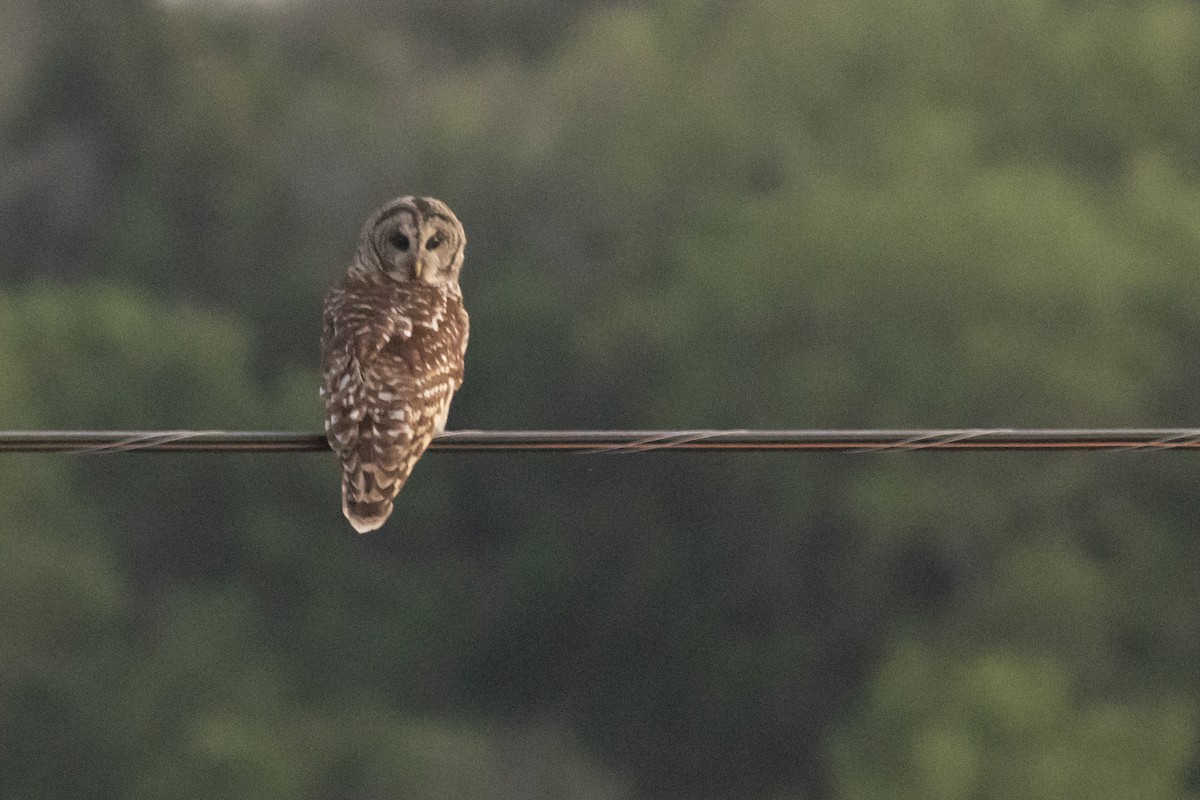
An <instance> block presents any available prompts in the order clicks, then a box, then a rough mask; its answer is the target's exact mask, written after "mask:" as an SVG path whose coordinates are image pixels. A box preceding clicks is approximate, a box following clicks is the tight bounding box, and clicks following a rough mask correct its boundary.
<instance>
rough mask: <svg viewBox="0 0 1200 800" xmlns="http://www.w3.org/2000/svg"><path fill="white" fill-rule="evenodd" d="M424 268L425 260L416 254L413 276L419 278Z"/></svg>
mask: <svg viewBox="0 0 1200 800" xmlns="http://www.w3.org/2000/svg"><path fill="white" fill-rule="evenodd" d="M424 270H425V261H424V260H423V259H422V258H421V257H420V256H417V260H416V261H414V262H413V277H414V278H416V279H417V280H421V273H422V272H423V271H424Z"/></svg>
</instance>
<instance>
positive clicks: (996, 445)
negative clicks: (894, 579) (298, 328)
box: [0, 428, 1200, 453]
mask: <svg viewBox="0 0 1200 800" xmlns="http://www.w3.org/2000/svg"><path fill="white" fill-rule="evenodd" d="M328 449H329V445H328V444H327V443H326V441H325V437H324V436H322V435H321V434H317V433H303V432H291V431H191V430H172V431H0V452H10V453H11V452H23V453H111V452H126V451H138V452H150V451H169V452H179V451H191V452H200V451H207V452H316V451H321V450H328ZM430 449H432V450H455V451H487V450H490V451H516V450H559V451H571V452H583V453H609V452H645V451H648V450H827V451H850V452H868V451H872V452H873V451H877V450H1172V449H1200V429H1197V428H1084V429H1049V428H1046V429H1030V428H1026V429H1015V428H966V429H960V430H670V431H446V432H444V433H442V434H439V435H438V436H437V437H436V438H435V439H434V440H433V443H432V445H431V446H430Z"/></svg>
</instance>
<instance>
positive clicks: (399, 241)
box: [388, 231, 409, 252]
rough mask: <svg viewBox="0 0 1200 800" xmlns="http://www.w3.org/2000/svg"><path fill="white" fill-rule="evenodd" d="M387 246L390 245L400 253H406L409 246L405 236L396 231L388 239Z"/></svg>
mask: <svg viewBox="0 0 1200 800" xmlns="http://www.w3.org/2000/svg"><path fill="white" fill-rule="evenodd" d="M388 244H390V245H391V246H392V247H394V248H396V249H397V250H399V251H400V252H407V251H408V244H409V242H408V237H407V236H405V235H404V234H403V233H401V232H400V231H396V232H395V233H393V234H392V235H391V236H389V237H388Z"/></svg>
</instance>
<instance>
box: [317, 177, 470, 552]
mask: <svg viewBox="0 0 1200 800" xmlns="http://www.w3.org/2000/svg"><path fill="white" fill-rule="evenodd" d="M466 243H467V238H466V234H465V233H464V232H463V227H462V224H461V223H460V222H459V221H458V218H457V217H455V216H454V212H452V211H451V210H450V209H449V208H448V207H447V206H446V204H445V203H443V202H441V201H440V200H434V199H433V198H431V197H401V198H398V199H396V200H393V201H392V202H390V203H388V204H387V205H385V206H383V207H382V208H380V209H379V210H378V211H376V212H375V213H374V214H372V215H371V217H370V218H369V219H368V220H367V222H366V224H365V225H364V226H363V230H362V236H361V237H360V239H359V245H358V250H357V252H356V253H355V254H354V259H353V260H352V261H351V262H350V268H349V269H348V270H347V271H346V276H345V277H344V278H342V279H341V280H340V281H339V282H338V283H337V284H335V285H334V286H333V288H332V289H330V290H329V293H328V294H327V295H326V296H325V307H324V313H323V315H322V317H323V319H322V335H321V372H322V379H321V390H320V394H321V397H322V399H323V400H324V401H325V436H326V438H328V439H329V444H330V446H331V447H332V448H333V450H334V452H335V453H337V455H338V458H339V459H340V460H341V463H342V513H343V514H345V515H346V519H348V520H349V521H350V524H351V525H353V526H354V529H355V530H356V531H358V532H359V533H366V532H367V531H373V530H375V529H376V528H378V527H380V526H381V525H383V523H384V522H385V521H386V520H387V518H388V515H390V514H391V513H392V500H393V499H394V498H395V497H396V494H397V492H399V491H400V488H401V487H402V486H403V485H404V482H405V480H407V479H408V476H409V474H410V473H411V472H412V468H413V464H415V463H416V462H417V459H418V458H420V457H421V454H422V453H424V452H425V448H426V447H428V446H429V442H430V441H431V440H432V439H433V436H434V434H435V433H440V432H441V431H442V429H443V428H444V427H445V426H446V416H447V415H448V414H449V413H450V398H451V396H452V395H453V394H454V392H455V391H456V390H457V389H458V387H459V386H461V385H462V379H463V355H464V353H465V352H466V349H467V325H468V321H467V312H466V309H464V308H463V302H462V291H461V290H460V289H459V286H458V273H459V270H460V269H461V268H462V263H463V247H464V246H465V245H466Z"/></svg>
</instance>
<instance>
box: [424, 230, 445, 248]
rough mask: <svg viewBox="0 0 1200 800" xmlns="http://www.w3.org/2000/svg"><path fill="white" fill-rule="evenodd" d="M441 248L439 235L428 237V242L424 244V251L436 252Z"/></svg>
mask: <svg viewBox="0 0 1200 800" xmlns="http://www.w3.org/2000/svg"><path fill="white" fill-rule="evenodd" d="M441 246H442V235H441V234H440V233H435V234H434V235H433V236H430V237H429V241H427V242H425V249H426V250H437V249H438V248H439V247H441Z"/></svg>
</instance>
